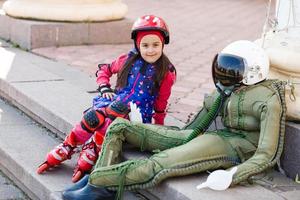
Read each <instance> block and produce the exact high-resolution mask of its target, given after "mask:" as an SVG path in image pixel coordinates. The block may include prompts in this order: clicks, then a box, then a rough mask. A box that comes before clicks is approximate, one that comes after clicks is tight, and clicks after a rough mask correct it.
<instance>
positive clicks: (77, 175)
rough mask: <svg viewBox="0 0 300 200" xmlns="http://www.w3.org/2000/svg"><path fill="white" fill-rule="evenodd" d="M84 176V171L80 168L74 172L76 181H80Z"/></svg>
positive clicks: (73, 179)
mask: <svg viewBox="0 0 300 200" xmlns="http://www.w3.org/2000/svg"><path fill="white" fill-rule="evenodd" d="M82 176H83V173H82V172H81V171H80V170H78V171H77V172H75V173H74V174H73V177H72V182H73V183H76V182H77V181H79V180H80V179H81V178H82Z"/></svg>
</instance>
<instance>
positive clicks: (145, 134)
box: [63, 41, 286, 200]
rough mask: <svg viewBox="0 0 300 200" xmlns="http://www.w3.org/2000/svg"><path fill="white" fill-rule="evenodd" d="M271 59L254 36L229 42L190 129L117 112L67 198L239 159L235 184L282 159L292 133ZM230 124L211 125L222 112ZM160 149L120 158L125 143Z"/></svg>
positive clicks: (113, 195)
mask: <svg viewBox="0 0 300 200" xmlns="http://www.w3.org/2000/svg"><path fill="white" fill-rule="evenodd" d="M268 69H269V61H268V57H267V56H266V54H265V52H264V50H263V49H262V48H260V47H259V46H257V45H256V44H254V43H252V42H249V41H236V42H233V43H231V44H229V45H228V46H227V47H226V48H224V49H223V50H222V51H221V52H220V53H219V54H218V55H216V56H215V58H214V60H213V64H212V75H213V79H214V82H215V85H216V88H217V90H216V91H215V92H214V93H213V94H212V95H210V96H208V97H207V98H206V99H205V100H204V106H203V108H202V110H201V111H200V112H199V113H198V114H197V115H196V117H195V119H194V120H193V121H192V122H190V123H189V124H187V125H186V126H185V127H184V128H182V129H179V128H176V127H168V126H158V125H151V124H141V123H136V122H130V121H128V120H126V119H121V118H118V119H117V120H115V121H114V122H113V123H112V124H111V125H110V127H109V128H108V131H107V136H106V138H105V141H104V145H103V151H102V152H101V155H100V157H99V159H98V161H97V163H96V166H95V168H94V170H93V171H92V173H91V174H90V175H89V176H86V177H84V178H83V179H82V180H81V181H80V182H78V183H77V184H75V185H73V186H72V187H71V188H69V189H67V190H65V191H64V193H63V198H64V199H65V200H84V199H89V200H98V199H99V200H100V199H101V200H108V199H122V192H123V189H126V190H136V189H144V188H148V187H153V186H155V185H157V184H158V183H159V182H161V181H162V180H164V179H166V178H168V177H174V176H183V175H187V174H193V173H199V172H203V171H206V170H214V169H218V168H223V169H229V168H231V167H233V166H237V171H236V173H235V174H234V176H233V180H232V183H231V184H232V185H234V184H237V183H239V182H241V181H244V180H246V179H248V178H249V177H250V176H252V175H254V174H257V173H260V172H262V171H264V170H265V169H267V168H269V167H272V166H273V165H275V163H276V161H278V159H279V157H280V155H281V152H282V149H283V138H284V132H285V112H286V107H285V100H284V84H283V83H282V82H280V81H277V80H265V79H266V77H267V74H268ZM217 116H220V117H221V118H222V122H223V125H224V127H225V128H222V129H221V130H214V131H206V129H207V127H209V125H210V124H211V122H212V121H213V120H214V119H215V118H216V117H217ZM124 142H127V143H130V144H132V145H134V146H136V147H138V148H140V149H141V151H144V150H148V151H153V150H160V152H159V153H156V154H154V155H152V156H151V157H150V158H147V159H140V160H128V161H125V162H121V163H120V154H121V152H122V144H123V143H124Z"/></svg>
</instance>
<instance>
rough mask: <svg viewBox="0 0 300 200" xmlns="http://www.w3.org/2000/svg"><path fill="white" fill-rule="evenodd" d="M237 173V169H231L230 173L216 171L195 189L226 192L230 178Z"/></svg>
mask: <svg viewBox="0 0 300 200" xmlns="http://www.w3.org/2000/svg"><path fill="white" fill-rule="evenodd" d="M236 171H237V167H233V168H232V169H231V170H230V171H226V170H216V171H213V172H212V173H211V174H210V175H209V176H208V177H207V180H206V182H204V183H201V184H200V185H198V186H197V189H198V190H199V189H202V188H206V187H208V188H210V189H213V190H226V189H227V188H228V187H229V186H230V184H231V182H232V176H233V175H234V173H235V172H236Z"/></svg>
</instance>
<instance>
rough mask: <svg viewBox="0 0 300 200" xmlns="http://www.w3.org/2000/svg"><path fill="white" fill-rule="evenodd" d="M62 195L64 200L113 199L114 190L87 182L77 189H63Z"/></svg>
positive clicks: (114, 195)
mask: <svg viewBox="0 0 300 200" xmlns="http://www.w3.org/2000/svg"><path fill="white" fill-rule="evenodd" d="M62 196H63V199H64V200H114V199H115V197H116V192H113V191H110V190H107V189H106V188H104V187H96V186H94V185H91V184H89V183H87V184H86V185H85V187H83V188H81V189H79V190H73V191H64V192H63V194H62Z"/></svg>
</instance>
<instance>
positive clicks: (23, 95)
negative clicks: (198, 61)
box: [0, 42, 299, 200]
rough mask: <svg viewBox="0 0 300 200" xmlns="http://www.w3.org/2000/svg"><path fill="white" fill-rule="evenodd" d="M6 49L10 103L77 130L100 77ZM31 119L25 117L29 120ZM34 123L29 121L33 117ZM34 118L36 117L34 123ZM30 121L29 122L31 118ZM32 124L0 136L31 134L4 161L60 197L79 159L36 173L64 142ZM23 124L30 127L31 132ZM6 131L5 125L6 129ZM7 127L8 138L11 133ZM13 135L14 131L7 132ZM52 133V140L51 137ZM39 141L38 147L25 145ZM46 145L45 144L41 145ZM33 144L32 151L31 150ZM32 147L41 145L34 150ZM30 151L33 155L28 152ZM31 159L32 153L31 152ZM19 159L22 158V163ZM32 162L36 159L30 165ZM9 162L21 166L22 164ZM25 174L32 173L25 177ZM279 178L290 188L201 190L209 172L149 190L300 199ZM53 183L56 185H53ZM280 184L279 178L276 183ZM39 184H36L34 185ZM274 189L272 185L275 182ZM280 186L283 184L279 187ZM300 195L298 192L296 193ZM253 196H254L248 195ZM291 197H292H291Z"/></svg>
mask: <svg viewBox="0 0 300 200" xmlns="http://www.w3.org/2000/svg"><path fill="white" fill-rule="evenodd" d="M2 44H3V45H2V46H3V47H2V48H0V60H1V61H3V62H2V63H3V64H2V65H1V68H0V95H1V96H2V97H4V98H6V99H7V100H8V101H9V102H10V103H12V104H14V105H16V106H17V107H18V108H20V109H21V110H22V111H24V112H25V113H26V114H28V115H29V116H30V117H31V118H33V119H34V120H36V121H38V123H40V124H42V125H43V126H45V127H47V129H49V130H51V132H54V133H56V134H57V136H58V137H60V138H63V137H64V136H65V134H66V133H68V131H69V130H70V129H71V127H72V125H73V124H74V123H75V122H78V121H79V120H80V119H81V115H82V114H81V112H82V111H83V110H85V109H86V108H88V107H89V106H90V105H91V103H90V102H91V99H92V97H93V96H94V94H91V93H89V92H88V91H92V90H94V89H95V83H94V78H92V77H88V76H87V75H86V74H84V73H82V72H80V71H77V70H76V69H74V68H72V67H70V66H67V65H65V64H63V63H58V62H54V61H51V60H48V59H45V58H42V57H39V56H36V55H33V54H31V53H28V52H25V51H22V50H20V49H16V48H12V47H11V46H10V45H9V44H5V43H3V42H2ZM24 123H25V122H24ZM27 123H28V122H27ZM31 123H32V122H31ZM25 124H26V123H25ZM167 124H168V125H177V126H180V125H182V124H180V122H179V121H178V120H176V119H174V118H172V117H170V116H168V118H167ZM32 126H33V125H32V124H30V123H29V124H28V125H26V126H25V125H23V127H22V129H21V130H15V129H12V130H11V132H15V133H16V134H17V133H19V135H14V134H13V133H12V134H11V136H9V137H8V139H9V138H10V140H7V139H3V140H2V138H0V140H1V142H2V141H3V142H2V143H3V144H0V147H2V146H3V147H7V146H9V145H7V144H12V143H11V142H12V141H14V140H16V139H17V138H21V137H22V136H24V135H26V141H30V142H24V140H20V144H18V143H17V144H14V145H12V146H16V147H17V148H16V149H17V152H22V153H23V154H22V155H20V154H18V153H17V152H14V151H12V153H11V154H8V153H6V152H7V151H8V150H1V151H0V152H1V156H3V159H1V161H2V160H8V161H6V162H7V163H6V164H5V167H3V168H6V169H7V170H6V171H7V173H10V174H11V176H15V177H16V179H18V180H19V182H20V184H23V185H24V186H23V187H24V190H26V188H27V190H26V191H27V192H28V193H29V194H31V195H30V196H33V197H34V198H37V199H57V198H59V197H60V191H62V190H63V188H65V186H66V185H69V184H70V177H71V173H72V166H74V161H70V162H68V163H66V164H65V165H62V166H61V167H60V168H57V169H56V170H54V171H55V172H53V173H51V175H50V173H49V175H48V174H45V175H43V176H40V175H37V174H36V173H35V169H36V166H37V165H38V164H39V163H40V162H41V161H42V160H43V158H44V157H45V155H46V153H47V152H48V151H49V150H50V149H52V148H53V147H54V146H55V145H56V144H57V143H58V141H56V140H55V139H53V138H52V137H50V138H49V136H48V134H49V131H47V130H46V129H39V130H31V128H32ZM23 129H25V130H27V131H26V134H25V132H24V131H22V130H23ZM1 130H5V129H1ZM5 133H6V132H5V131H4V132H3V134H2V135H3V138H5V137H6V134H5ZM7 135H10V134H7ZM51 138H52V139H51ZM21 141H23V142H24V143H25V144H30V143H33V142H35V144H36V145H34V146H31V147H30V146H27V145H25V144H21ZM41 144H42V145H41ZM26 149H27V151H25V150H26ZM32 149H37V150H38V151H37V150H36V151H34V153H33V154H32V153H31V154H30V152H32ZM27 154H29V155H30V157H31V158H30V160H28V159H25V156H24V155H27ZM128 155H130V156H140V155H139V154H138V153H133V152H129V153H128ZM26 158H27V156H26ZM16 162H20V163H19V164H17V163H16ZM28 163H31V164H30V165H28ZM9 166H19V168H20V169H19V172H18V170H17V169H13V168H10V167H9ZM25 174H27V175H26V176H25ZM277 176H278V177H279V179H280V180H281V179H282V180H284V181H286V184H285V185H284V186H286V188H285V189H284V190H281V188H279V187H278V191H273V190H271V189H270V188H268V187H262V186H260V185H254V186H251V187H243V186H236V187H234V188H230V189H229V190H227V191H223V192H216V191H211V190H208V189H204V190H201V191H197V190H196V189H195V187H196V185H198V184H199V183H201V182H204V181H205V179H206V177H207V174H205V173H202V174H196V175H193V176H186V177H180V178H172V179H169V180H166V181H164V182H162V183H161V184H160V185H159V186H157V187H155V188H152V189H148V190H145V191H141V192H143V194H144V195H146V196H147V197H148V198H150V199H178V200H186V199H220V198H222V199H231V200H234V199H242V198H244V197H245V195H247V199H258V198H259V199H285V198H287V197H289V198H288V199H297V198H294V197H298V196H299V190H298V189H299V188H298V187H297V185H295V184H294V182H293V181H291V180H290V179H287V178H286V177H283V176H282V175H278V174H277ZM47 184H50V185H47ZM270 184H271V185H272V184H273V186H274V187H275V186H276V184H277V182H271V183H270ZM30 185H33V186H30ZM271 188H272V187H271ZM276 188H277V186H276ZM295 195H298V196H295ZM248 197H249V198H248ZM290 197H291V198H290Z"/></svg>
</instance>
